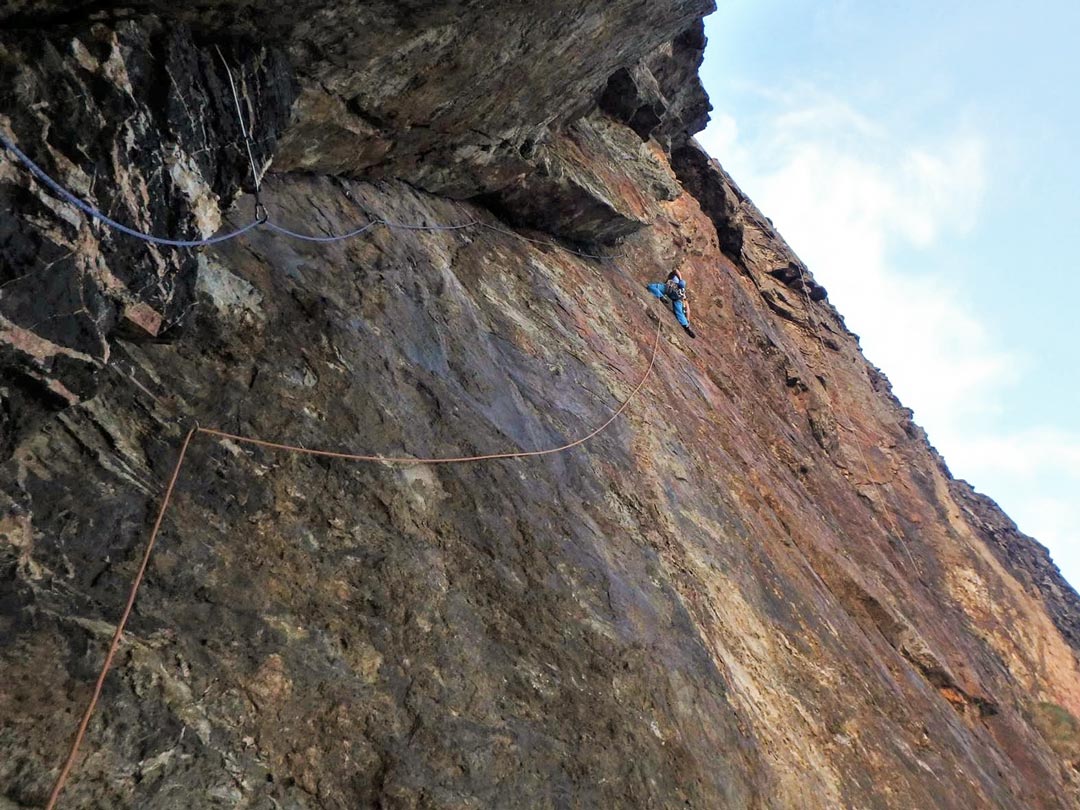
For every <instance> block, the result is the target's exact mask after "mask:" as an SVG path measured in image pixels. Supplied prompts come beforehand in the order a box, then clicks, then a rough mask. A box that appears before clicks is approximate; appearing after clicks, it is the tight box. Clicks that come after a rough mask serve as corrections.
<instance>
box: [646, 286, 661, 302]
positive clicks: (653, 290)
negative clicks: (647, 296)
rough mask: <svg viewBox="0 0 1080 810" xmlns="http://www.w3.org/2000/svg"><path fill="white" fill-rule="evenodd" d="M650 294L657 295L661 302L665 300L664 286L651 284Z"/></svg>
mask: <svg viewBox="0 0 1080 810" xmlns="http://www.w3.org/2000/svg"><path fill="white" fill-rule="evenodd" d="M649 292H651V293H652V294H653V295H655V296H656V297H657V298H659V299H660V300H663V298H664V285H663V284H660V283H657V284H650V285H649Z"/></svg>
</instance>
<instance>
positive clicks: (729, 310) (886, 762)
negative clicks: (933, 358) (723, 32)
mask: <svg viewBox="0 0 1080 810" xmlns="http://www.w3.org/2000/svg"><path fill="white" fill-rule="evenodd" d="M180 5H181V4H170V3H164V2H158V1H157V0H135V1H134V2H130V3H126V4H124V5H123V7H120V6H117V7H115V8H114V7H113V4H110V3H101V2H83V3H67V4H57V3H55V2H53V0H16V2H15V3H9V4H7V6H6V7H5V9H4V10H2V11H0V22H2V23H3V25H4V28H3V32H2V33H0V97H2V103H0V131H2V132H3V133H4V135H5V137H6V138H8V139H9V140H12V141H14V142H15V143H17V144H18V145H19V146H20V148H22V149H24V150H25V151H26V152H28V153H29V154H30V155H31V156H33V157H34V158H35V159H36V160H38V161H40V163H41V164H42V166H43V167H44V168H45V169H46V171H48V172H49V173H50V174H52V175H53V176H55V177H56V178H57V179H59V180H60V181H61V182H62V183H64V184H65V185H67V186H68V187H70V188H72V189H73V190H74V191H75V192H76V193H78V194H79V195H80V196H82V197H84V198H86V199H89V200H91V201H92V202H93V203H94V204H95V205H97V206H98V207H100V208H101V209H102V210H104V211H105V212H107V213H108V214H110V215H111V216H113V217H115V218H116V219H119V220H121V221H123V222H126V223H128V224H130V225H132V226H134V227H137V228H140V229H143V230H150V231H153V232H155V233H157V234H161V235H171V236H176V237H182V238H193V237H195V238H197V237H201V236H209V235H211V234H213V233H214V232H216V231H218V230H221V229H225V228H228V227H236V226H239V225H242V224H244V223H246V222H248V221H250V220H251V219H252V217H253V216H254V214H253V209H254V200H253V198H252V196H251V192H252V191H253V188H254V186H253V180H252V176H251V170H250V168H249V166H248V157H247V152H246V149H245V147H244V144H243V140H242V136H241V131H240V124H239V119H238V117H237V113H236V106H237V105H236V103H235V101H234V99H233V96H232V93H231V91H230V89H229V77H228V75H227V73H226V71H225V67H224V65H225V64H229V65H231V67H232V70H233V73H234V78H235V81H236V83H237V86H238V89H237V93H238V96H239V102H240V104H239V106H240V108H241V112H242V114H243V116H244V120H245V121H249V122H251V123H252V131H253V135H254V144H253V147H254V148H253V156H254V160H255V162H256V164H257V170H258V173H259V174H260V176H261V184H262V195H261V200H262V203H263V204H264V205H265V207H266V209H267V210H268V211H269V212H270V214H271V216H272V218H273V221H275V222H276V223H278V224H279V225H282V226H284V227H288V228H292V229H296V230H300V231H304V232H308V233H312V234H316V235H327V234H337V233H344V232H346V231H349V230H351V229H354V228H356V227H358V226H359V225H362V224H363V223H364V222H366V221H369V219H370V218H373V217H375V218H381V219H384V220H389V221H393V222H399V223H416V224H427V225H433V224H453V223H470V222H475V223H477V224H476V225H474V226H472V227H469V228H465V229H461V230H454V231H434V232H433V231H408V230H392V229H389V228H386V227H377V228H373V229H372V230H371V231H369V232H368V233H366V234H364V235H362V236H359V237H357V238H355V239H352V240H349V241H341V242H335V243H331V244H314V243H309V242H302V241H297V240H293V239H288V238H285V237H284V236H282V235H281V234H280V233H275V232H273V231H270V230H268V229H266V228H257V229H255V230H252V231H250V232H248V233H247V234H245V235H244V236H242V237H240V238H237V239H235V240H233V241H229V242H225V243H221V244H219V245H214V246H211V247H207V248H203V249H199V250H177V249H170V248H163V247H155V246H148V245H147V244H145V243H142V242H139V241H136V240H133V239H131V238H129V237H126V236H123V235H121V234H118V233H115V232H111V231H109V230H107V229H104V228H103V227H102V226H100V225H98V224H96V223H93V222H91V221H90V220H88V218H87V217H85V216H84V215H82V214H81V213H79V212H78V211H77V210H76V209H74V208H73V207H72V206H70V205H68V204H66V203H63V202H60V201H58V200H57V199H56V198H55V197H54V196H53V195H52V194H51V193H50V192H48V191H47V190H45V189H44V188H43V187H42V185H41V184H40V183H38V182H37V181H35V180H33V179H32V178H31V176H30V175H29V173H28V172H27V171H26V170H25V168H24V167H23V166H21V165H20V164H18V163H16V162H15V161H14V160H13V159H12V158H11V156H10V155H8V154H5V155H4V157H3V158H2V159H0V210H2V211H3V216H2V217H0V365H2V368H3V379H2V387H0V404H2V408H0V425H2V431H3V433H2V442H0V448H2V456H0V459H2V466H0V487H2V488H0V504H2V508H0V666H2V670H0V671H2V672H3V682H4V688H3V689H2V690H0V719H2V723H0V752H2V755H0V807H4V808H7V807H12V808H27V807H39V806H41V805H42V804H43V803H44V801H45V798H46V796H47V795H48V792H49V789H50V787H51V784H52V781H53V780H54V779H55V777H56V775H57V772H58V770H59V766H60V764H61V762H62V761H63V758H64V756H65V754H66V750H67V747H68V745H69V743H70V740H71V736H72V733H73V730H74V726H75V724H76V722H77V720H78V717H79V715H80V713H81V712H82V710H83V707H84V706H85V705H86V701H87V699H88V697H89V693H90V690H91V688H92V684H93V680H94V677H95V676H96V673H97V670H98V668H99V667H100V665H101V660H102V656H103V652H104V646H105V644H106V643H107V640H108V637H109V635H110V634H111V632H112V628H113V626H114V624H115V621H116V619H117V617H118V616H119V614H120V612H121V610H122V607H123V604H124V601H125V599H126V595H127V589H128V586H129V583H130V581H131V579H132V576H133V574H134V572H135V569H136V568H137V566H138V561H139V558H140V555H141V550H142V548H143V546H144V544H145V542H146V537H147V533H148V530H149V527H150V524H151V523H152V521H153V518H154V515H155V512H156V509H157V506H158V504H159V502H160V497H161V494H162V490H163V485H164V482H165V480H166V479H167V477H168V475H169V473H170V471H171V469H172V465H173V463H174V461H175V459H176V455H177V452H178V449H179V444H180V441H181V439H182V437H183V435H184V433H185V432H186V430H187V428H188V426H189V425H191V424H192V423H193V422H194V421H196V420H197V422H198V423H199V424H201V425H203V426H209V427H218V428H222V429H224V430H228V431H231V432H234V433H238V434H243V435H252V436H258V437H261V438H265V439H270V440H280V441H285V442H288V443H291V444H296V445H303V446H306V447H323V448H330V449H339V450H345V451H350V450H351V451H357V452H367V453H377V454H386V455H408V456H418V457H419V456H447V455H462V454H471V453H485V452H498V451H503V450H518V449H524V450H530V449H535V448H541V447H550V446H554V445H559V444H562V443H564V442H566V441H569V440H571V439H574V438H576V437H578V436H581V435H583V434H585V433H587V432H588V431H589V430H590V429H592V428H593V427H595V426H596V425H598V424H600V423H601V422H603V421H604V420H605V419H607V417H608V416H609V415H610V413H611V410H612V409H613V408H614V407H615V406H616V405H617V404H618V403H619V402H621V401H622V400H623V399H624V398H625V397H626V396H627V394H628V393H629V392H630V390H631V389H632V387H633V385H634V384H635V383H636V381H637V380H638V379H640V377H641V375H642V374H643V373H644V371H645V369H646V367H647V365H648V362H649V359H650V355H651V351H652V344H653V336H654V335H655V329H656V326H655V320H653V319H654V318H655V317H657V316H659V317H660V318H661V321H662V323H663V324H664V326H665V331H664V333H663V339H662V341H661V344H660V350H659V353H658V356H657V362H656V367H655V370H654V372H653V374H652V376H651V377H650V379H649V381H648V383H647V386H646V388H645V389H644V392H643V394H642V395H641V396H640V398H638V399H636V400H635V401H634V402H633V403H632V404H631V406H630V408H629V410H628V411H627V412H626V414H625V417H624V418H622V419H620V420H618V421H616V422H615V423H614V424H613V426H612V427H611V428H610V429H609V430H607V431H606V432H604V433H602V434H601V435H599V436H598V437H597V438H595V439H594V440H593V441H592V442H590V443H589V444H586V445H584V446H582V447H578V448H575V449H573V450H570V451H567V452H565V453H562V454H559V455H555V456H548V457H543V458H536V459H525V460H510V461H492V462H485V463H478V464H469V465H445V466H437V467H425V466H419V465H403V466H402V465H397V466H393V465H386V464H358V463H351V462H347V461H341V460H333V459H313V458H310V457H303V456H298V455H295V454H290V453H283V452H276V451H272V450H266V449H258V448H252V447H249V446H245V445H240V444H236V443H233V442H229V441H216V440H211V439H210V438H208V437H206V436H199V437H197V438H196V440H195V442H194V444H193V445H192V447H191V450H190V451H189V456H188V461H187V463H186V465H185V468H184V472H183V474H182V476H181V479H180V481H179V484H178V486H177V490H176V494H175V496H174V501H173V505H172V508H171V510H170V512H169V514H168V516H167V518H166V522H165V529H164V531H163V533H162V535H161V537H160V539H159V541H158V547H157V549H156V551H155V554H154V557H153V558H152V562H151V564H150V568H149V573H148V576H147V579H146V581H145V583H144V585H143V588H142V590H141V592H140V595H139V600H138V603H137V607H136V610H135V613H134V616H133V618H132V621H131V624H130V625H129V628H128V633H127V635H126V639H125V643H124V645H123V647H122V648H121V654H120V656H119V658H118V661H117V665H116V667H115V669H114V671H113V672H112V674H111V675H110V676H109V679H108V681H107V682H106V687H105V691H104V696H103V702H102V704H101V706H100V707H99V710H98V712H97V713H96V715H95V716H94V719H93V722H92V723H91V725H90V729H89V734H88V737H87V741H86V744H85V746H84V749H83V754H82V756H81V757H80V760H79V762H78V765H77V768H76V770H75V772H74V775H73V777H72V780H71V782H70V784H69V786H68V787H67V789H66V791H65V793H64V794H63V797H62V799H61V806H67V807H101V808H106V807H108V808H114V807H139V808H189V807H247V808H296V809H297V810H299V808H357V807H382V808H391V807H393V808H407V807H412V808H451V807H453V808H465V807H697V808H718V807H731V808H791V807H799V808H836V807H853V808H854V807H858V808H891V807H895V808H908V807H940V808H958V810H959V809H960V808H965V809H966V808H973V807H999V808H1018V809H1019V808H1057V807H1077V806H1080V793H1078V774H1077V769H1078V768H1080V727H1078V725H1077V721H1076V716H1077V715H1080V677H1078V674H1080V673H1078V655H1080V601H1078V599H1077V596H1076V593H1075V592H1074V591H1073V590H1072V589H1071V588H1070V587H1069V586H1068V585H1067V584H1066V583H1065V582H1064V581H1063V580H1062V579H1061V577H1060V575H1059V574H1058V573H1057V571H1056V569H1055V568H1054V567H1053V565H1052V563H1051V562H1050V561H1049V558H1048V557H1047V555H1046V552H1045V550H1044V549H1042V548H1041V547H1040V546H1038V545H1037V544H1036V543H1035V542H1034V541H1033V540H1031V539H1030V538H1027V537H1024V536H1023V535H1021V534H1020V533H1019V532H1017V530H1016V527H1015V526H1014V525H1013V524H1012V523H1011V522H1010V521H1009V520H1008V519H1007V518H1006V517H1005V516H1004V515H1003V514H1001V513H1000V511H999V510H998V509H997V507H996V506H995V505H994V504H993V503H992V502H990V501H989V500H987V499H985V498H983V497H982V496H979V495H977V494H975V493H973V492H972V491H971V490H970V488H969V487H967V486H966V485H965V484H964V483H963V482H959V481H955V480H953V479H952V478H951V476H950V475H949V473H948V470H947V468H946V467H945V465H944V463H943V461H942V460H941V459H940V458H939V457H938V456H937V454H936V453H935V452H934V450H933V449H932V448H931V447H930V446H929V444H928V443H927V441H926V437H925V435H924V434H923V432H922V431H921V430H920V429H919V428H918V427H917V426H916V425H915V424H913V423H912V421H911V416H910V412H908V411H907V410H905V409H904V408H903V407H902V406H901V405H900V403H898V402H897V401H896V400H895V398H894V397H893V396H892V394H891V392H890V389H889V385H888V382H887V380H886V379H885V377H884V376H883V375H882V374H881V372H879V371H878V370H877V369H875V368H873V367H872V366H870V365H868V364H867V362H866V361H865V360H864V359H863V357H862V355H861V354H860V351H859V346H858V341H857V338H856V337H855V336H854V335H852V334H851V333H850V332H848V331H847V330H846V329H845V328H844V324H843V321H842V319H841V318H840V316H839V315H838V314H837V313H836V312H835V311H834V310H833V309H832V307H831V306H830V305H829V303H828V300H827V297H826V292H825V290H824V289H823V288H822V287H821V286H819V285H817V284H816V283H815V282H814V281H813V279H812V276H810V274H809V272H808V270H807V269H806V268H805V267H804V266H803V265H802V263H801V262H800V261H799V260H798V258H797V257H796V256H795V255H794V254H793V253H792V252H791V251H790V249H789V248H788V247H787V246H786V245H785V244H784V242H783V240H782V239H781V238H780V236H779V235H778V234H777V233H775V231H774V230H773V229H772V226H771V224H770V223H769V222H768V220H767V219H765V217H764V216H762V214H761V213H760V212H758V211H757V209H756V208H755V207H754V206H753V204H752V203H751V202H750V201H749V200H748V199H747V198H746V197H745V195H743V194H742V193H741V192H740V191H739V189H738V187H737V186H736V184H735V183H734V181H733V180H732V179H731V178H730V177H728V176H727V175H726V174H725V173H724V171H723V170H722V168H721V167H720V166H719V165H718V164H717V163H715V162H713V161H711V160H710V159H709V158H708V157H707V156H706V155H704V153H702V152H701V150H700V149H699V148H698V147H697V146H696V144H695V143H694V142H693V140H692V135H693V133H694V132H695V131H696V130H698V129H700V127H701V126H703V124H704V121H705V119H706V116H707V111H708V102H707V100H706V98H705V96H704V93H703V91H702V90H701V87H700V84H699V83H698V81H697V77H696V69H697V65H698V63H699V61H700V55H701V51H702V49H703V47H704V39H703V37H702V33H701V32H702V27H701V24H700V17H701V16H702V15H703V14H704V13H707V12H708V11H709V10H710V7H711V3H709V2H701V1H698V2H690V1H689V0H684V1H683V2H679V0H663V1H662V2H660V1H658V2H648V3H643V2H630V1H629V0H627V1H626V2H623V0H604V1H603V2H602V1H601V0H596V1H595V2H553V3H545V4H533V3H529V4H527V3H518V2H495V1H494V0H471V1H470V2H464V0H460V1H459V2H442V3H432V2H420V1H419V0H418V1H416V2H394V3H389V2H367V3H358V2H349V1H348V0H331V1H330V2H319V3H314V2H308V0H297V1H296V2H294V3H292V4H289V6H288V7H287V8H281V7H280V6H279V4H276V3H274V4H271V3H268V2H249V1H245V2H240V1H239V0H232V1H231V2H230V0H202V2H194V3H189V4H186V5H184V6H183V7H179V6H180ZM219 51H220V54H219ZM721 157H722V156H721ZM485 226H490V227H485ZM522 237H525V238H522ZM529 240H531V241H529ZM566 247H569V248H573V249H575V250H577V251H578V253H574V252H571V251H568V250H566V249H564V248H566ZM579 253H588V254H610V255H612V256H614V257H615V258H614V259H613V260H597V259H591V258H588V257H586V256H582V255H578V254H579ZM671 268H678V269H679V270H680V271H681V272H682V273H683V275H684V277H686V278H687V279H688V280H689V284H690V288H691V291H692V293H691V294H692V306H693V317H694V320H695V322H696V326H697V329H698V333H699V337H698V339H697V340H696V341H692V340H690V339H689V338H687V337H685V336H684V334H683V333H682V331H681V330H679V329H678V327H677V326H676V325H675V323H674V320H673V319H672V318H671V314H670V312H666V311H665V310H664V308H663V307H662V306H661V305H660V303H659V302H657V301H655V300H653V299H651V298H650V297H649V296H648V295H647V294H645V290H644V285H645V284H646V283H647V282H650V281H654V280H658V279H662V278H663V277H664V276H665V275H666V273H667V272H668V270H670V269H671Z"/></svg>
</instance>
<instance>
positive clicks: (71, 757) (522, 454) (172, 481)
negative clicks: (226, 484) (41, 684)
mask: <svg viewBox="0 0 1080 810" xmlns="http://www.w3.org/2000/svg"><path fill="white" fill-rule="evenodd" d="M661 331H662V324H661V322H660V321H657V324H656V338H655V339H654V341H653V347H652V355H651V356H650V357H649V365H648V368H646V369H645V373H644V374H643V375H642V377H641V382H639V383H638V384H637V386H635V388H634V390H633V391H631V392H630V394H629V395H628V396H627V397H626V399H624V400H623V402H622V404H621V405H620V406H619V407H618V409H616V411H615V413H613V414H612V415H611V417H610V418H609V419H608V420H607V421H606V422H604V424H602V425H600V427H598V428H596V429H595V430H592V431H590V432H589V433H587V434H586V435H584V436H582V437H581V438H580V439H575V440H574V441H572V442H568V443H567V444H563V445H559V446H558V447H550V448H547V449H544V450H517V451H512V452H506V453H488V454H485V455H477V456H453V457H445V458H412V457H409V456H378V455H365V454H361V453H342V452H337V451H334V450H312V449H309V448H307V447H299V446H297V445H293V444H283V443H280V442H269V441H264V440H263V439H257V438H253V437H251V436H239V435H237V434H235V433H226V432H225V431H223V430H216V429H214V428H204V427H198V426H196V427H193V428H191V430H189V431H188V432H187V435H186V436H185V437H184V442H183V444H182V445H181V446H180V455H179V456H177V458H176V465H175V466H174V467H173V471H172V475H171V476H170V478H169V484H168V486H167V487H166V488H165V495H164V497H163V498H162V500H161V508H160V509H159V510H158V514H157V519H156V520H155V521H154V526H153V528H152V529H151V530H150V539H149V540H148V541H147V543H146V549H145V551H143V556H142V563H141V564H140V565H139V570H138V571H137V572H136V574H135V579H134V580H133V581H132V583H131V592H130V593H129V594H128V599H127V604H126V605H125V606H124V612H123V613H122V614H121V615H120V621H119V623H118V624H117V625H116V631H115V632H114V633H113V637H112V642H111V643H110V644H109V650H108V652H107V653H106V654H105V660H104V662H102V665H101V672H100V673H98V677H97V682H96V683H95V684H94V691H93V693H92V694H91V696H90V702H89V703H88V704H87V706H86V711H85V712H84V713H83V717H82V721H81V722H80V723H79V728H78V730H77V731H76V732H75V737H74V739H73V740H72V743H71V750H70V751H69V752H68V756H67V759H66V760H65V762H64V766H63V767H62V768H61V769H60V774H59V775H58V776H57V777H56V782H55V784H54V785H53V789H52V793H51V794H50V795H49V801H48V802H47V803H46V805H45V810H54V808H55V807H56V803H57V800H58V799H59V798H60V792H61V791H62V790H63V789H64V785H65V784H67V780H68V777H69V776H70V775H71V771H72V768H74V766H75V759H76V758H77V757H78V753H79V746H80V745H82V741H83V738H84V737H85V736H86V729H87V728H88V727H89V725H90V718H91V717H92V716H93V714H94V709H95V708H96V707H97V704H98V701H99V699H100V698H101V690H102V687H103V686H104V684H105V677H106V676H107V675H108V673H109V669H110V668H111V667H112V663H113V659H114V658H115V657H116V651H117V650H118V649H119V648H120V642H121V640H122V638H123V635H124V628H125V627H126V626H127V623H128V619H129V618H130V617H131V611H132V609H133V608H134V606H135V597H136V595H137V594H138V592H139V586H140V585H142V581H143V578H144V577H145V576H146V569H147V567H148V566H149V564H150V555H151V553H152V552H153V550H154V544H155V543H156V542H157V538H158V533H159V532H160V531H161V524H162V522H163V521H164V520H165V513H166V512H167V511H168V509H169V502H170V501H171V500H172V494H173V489H175V487H176V481H177V479H178V478H179V477H180V470H181V468H182V467H183V466H184V458H185V457H186V456H187V451H188V446H189V445H190V444H191V440H192V439H193V438H195V436H196V435H197V434H200V433H201V434H204V435H206V436H215V437H217V438H219V439H229V440H231V441H234V442H239V443H242V444H251V445H256V446H258V447H265V448H267V449H270V450H284V451H287V452H291V453H300V454H303V455H308V456H322V457H324V458H337V459H344V460H347V461H367V462H382V463H386V464H464V463H467V462H473V461H492V460H495V459H511V458H531V457H534V456H549V455H553V454H555V453H562V452H565V451H566V450H570V449H572V448H574V447H577V446H579V445H582V444H584V443H585V442H587V441H589V439H592V438H593V437H595V436H597V435H599V434H600V433H603V432H604V430H606V429H607V428H608V426H609V425H611V423H612V422H614V421H615V420H616V419H618V418H619V416H620V415H621V414H622V412H623V411H625V410H626V408H627V406H629V405H630V402H631V401H632V400H633V399H634V397H636V396H637V395H638V393H639V392H640V391H641V389H642V388H644V387H645V383H646V382H647V381H648V379H649V376H650V375H651V374H652V370H653V367H654V366H655V365H656V354H657V352H658V351H659V349H660V333H661Z"/></svg>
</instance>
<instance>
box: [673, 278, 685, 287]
mask: <svg viewBox="0 0 1080 810" xmlns="http://www.w3.org/2000/svg"><path fill="white" fill-rule="evenodd" d="M675 284H676V285H678V287H679V289H680V290H685V289H686V282H685V281H683V280H682V279H681V278H680V279H679V280H678V281H676V282H675Z"/></svg>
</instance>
